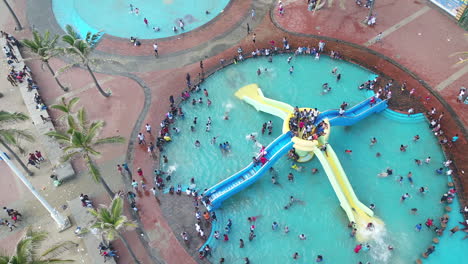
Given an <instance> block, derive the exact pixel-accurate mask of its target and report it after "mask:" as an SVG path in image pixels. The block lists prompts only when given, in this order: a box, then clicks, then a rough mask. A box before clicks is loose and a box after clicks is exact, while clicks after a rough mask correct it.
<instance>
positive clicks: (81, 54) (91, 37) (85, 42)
mask: <svg viewBox="0 0 468 264" xmlns="http://www.w3.org/2000/svg"><path fill="white" fill-rule="evenodd" d="M65 30H66V32H67V34H66V35H64V36H62V40H63V41H64V42H65V43H67V44H68V47H66V48H63V49H62V51H63V52H64V53H65V54H66V55H68V56H70V57H72V58H73V59H75V61H76V62H75V63H73V64H69V65H66V66H65V67H62V68H61V69H60V70H59V71H58V72H59V73H61V72H63V71H65V70H67V69H69V68H71V67H73V66H75V65H80V64H81V65H82V66H84V67H85V68H86V69H87V70H88V72H89V74H90V75H91V77H92V78H93V81H94V84H95V85H96V88H97V89H98V91H99V92H100V93H101V94H102V95H103V96H104V97H109V96H110V95H111V93H110V92H105V91H104V90H103V89H102V87H101V85H100V84H99V82H98V80H97V79H96V76H95V75H94V72H93V71H92V70H91V68H90V64H91V63H94V62H97V61H98V60H97V59H91V58H90V55H91V52H92V51H93V50H94V48H95V44H96V43H97V41H98V39H99V37H100V36H101V33H100V32H98V33H95V34H92V33H91V32H88V33H87V34H86V38H85V39H82V38H81V37H80V36H79V35H78V33H77V32H76V31H75V30H74V29H73V27H72V26H70V25H67V26H66V27H65Z"/></svg>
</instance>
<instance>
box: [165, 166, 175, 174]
mask: <svg viewBox="0 0 468 264" xmlns="http://www.w3.org/2000/svg"><path fill="white" fill-rule="evenodd" d="M176 170H177V163H174V164H173V165H169V166H168V167H167V173H169V174H172V173H174V172H175V171H176Z"/></svg>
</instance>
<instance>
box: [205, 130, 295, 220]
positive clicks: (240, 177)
mask: <svg viewBox="0 0 468 264" xmlns="http://www.w3.org/2000/svg"><path fill="white" fill-rule="evenodd" d="M292 136H293V135H292V133H291V132H290V131H288V132H286V133H284V134H282V135H281V136H279V137H278V138H276V139H275V140H274V141H273V142H271V143H270V145H268V146H267V147H266V148H265V151H266V155H265V157H266V158H267V159H268V161H267V162H266V163H265V164H264V165H254V163H253V162H252V163H250V164H249V165H248V166H247V167H245V168H244V169H242V170H240V171H238V172H237V173H235V174H234V175H232V176H231V177H229V178H227V179H225V180H223V181H221V182H219V183H218V184H216V185H215V186H213V187H211V188H209V189H208V190H206V191H205V193H204V194H203V196H204V199H203V202H204V204H205V206H206V208H207V209H208V211H213V210H215V209H217V208H219V207H220V206H221V204H222V202H223V201H224V200H226V199H228V198H229V197H231V196H233V195H234V194H236V193H238V192H240V191H241V190H243V189H245V188H247V187H248V186H250V185H251V184H253V183H254V182H256V181H257V180H258V179H260V177H261V176H262V175H263V174H264V173H265V172H267V171H268V170H269V169H270V168H271V167H272V166H273V164H274V163H275V162H276V161H277V160H278V159H279V158H281V157H282V156H283V155H284V154H286V152H287V151H289V150H290V149H292V147H293V145H294V143H293V142H292V141H291V138H292ZM207 199H208V200H209V202H208V201H207Z"/></svg>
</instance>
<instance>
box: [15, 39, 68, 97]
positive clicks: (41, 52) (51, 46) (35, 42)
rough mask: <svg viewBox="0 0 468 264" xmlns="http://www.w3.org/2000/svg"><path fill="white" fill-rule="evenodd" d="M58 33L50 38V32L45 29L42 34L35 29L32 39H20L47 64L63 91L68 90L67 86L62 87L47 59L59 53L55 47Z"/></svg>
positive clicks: (59, 50)
mask: <svg viewBox="0 0 468 264" xmlns="http://www.w3.org/2000/svg"><path fill="white" fill-rule="evenodd" d="M58 38H59V35H54V36H53V37H52V38H51V37H50V32H49V31H46V32H45V33H44V35H43V36H42V35H41V34H40V33H39V32H37V31H36V30H34V31H33V39H25V40H23V41H22V43H23V45H25V46H26V47H28V48H29V49H30V50H31V51H32V52H33V53H35V54H36V55H37V56H39V59H40V60H41V61H42V62H43V64H45V65H46V66H47V69H49V71H50V73H51V74H52V75H53V76H54V79H55V81H56V82H57V84H58V85H59V86H60V88H62V90H64V91H65V92H66V91H68V88H67V87H64V86H63V85H62V84H61V83H60V81H59V79H58V78H57V76H56V75H55V72H54V70H52V67H50V63H49V60H50V59H51V58H52V57H55V56H57V55H59V54H60V52H61V49H59V48H57V47H56V44H57V40H58Z"/></svg>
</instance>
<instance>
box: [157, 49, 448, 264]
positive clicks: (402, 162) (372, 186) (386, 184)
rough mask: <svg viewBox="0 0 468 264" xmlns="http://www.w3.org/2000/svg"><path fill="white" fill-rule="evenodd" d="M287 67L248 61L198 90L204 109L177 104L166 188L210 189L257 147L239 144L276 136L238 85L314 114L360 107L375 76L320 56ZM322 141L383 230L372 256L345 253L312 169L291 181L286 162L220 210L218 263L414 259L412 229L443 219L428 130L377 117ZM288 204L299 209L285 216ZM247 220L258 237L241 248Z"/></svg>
mask: <svg viewBox="0 0 468 264" xmlns="http://www.w3.org/2000/svg"><path fill="white" fill-rule="evenodd" d="M286 59H287V56H276V57H274V59H273V63H268V62H267V60H266V59H265V58H258V59H250V60H247V61H245V62H242V63H239V64H237V65H232V66H229V67H226V68H225V69H223V70H221V71H219V72H217V73H215V74H214V75H212V76H210V77H209V78H208V79H207V80H206V82H205V83H204V84H203V85H202V89H203V88H205V89H207V90H208V92H209V98H210V99H211V101H212V102H213V104H212V106H211V107H210V108H208V107H207V106H206V104H203V105H199V104H197V105H195V106H192V105H191V104H190V103H187V104H183V105H182V107H183V109H184V111H185V113H186V118H185V120H178V121H177V122H176V123H175V126H177V127H179V128H180V129H181V131H182V132H181V133H180V134H179V135H174V136H173V138H174V142H172V143H170V144H169V145H168V146H167V151H166V155H167V156H168V157H169V164H168V165H169V166H173V167H172V168H173V169H174V168H175V171H174V173H173V183H174V184H177V183H182V184H187V183H188V182H189V180H190V178H191V177H195V179H196V182H197V185H198V187H199V188H208V187H210V186H212V185H213V184H215V183H217V182H219V181H220V180H223V179H225V178H227V177H228V176H230V175H231V174H233V173H235V172H237V171H238V170H240V169H242V168H244V167H245V166H247V165H248V163H249V162H250V161H251V159H252V156H253V155H255V153H256V152H257V151H258V146H256V144H254V143H253V142H252V141H249V140H248V139H246V136H247V135H249V134H250V133H258V135H257V139H258V142H259V143H261V144H264V145H267V144H269V143H270V142H271V141H273V140H274V139H275V138H276V137H277V136H279V135H280V133H281V131H280V130H281V125H282V120H280V119H279V118H277V117H274V116H271V115H268V114H265V113H262V112H257V111H256V110H255V109H254V108H253V107H251V106H250V105H248V104H246V103H244V102H241V101H240V100H238V99H237V98H236V97H235V96H234V92H235V91H236V90H237V89H239V88H241V87H243V86H244V85H247V84H250V83H257V84H258V85H259V86H260V87H261V88H262V90H263V92H264V94H265V96H266V97H269V98H272V99H276V100H281V101H284V102H287V103H289V104H291V105H293V106H296V105H297V106H300V107H301V106H308V107H317V108H318V109H319V110H321V111H324V110H327V109H331V108H338V107H339V105H340V104H341V103H342V102H343V101H347V102H348V103H349V104H350V105H351V106H352V105H355V104H357V103H359V102H361V101H362V100H364V99H365V98H366V97H365V94H364V92H361V91H359V90H358V89H357V87H358V86H359V85H360V84H361V83H363V82H365V81H366V80H368V79H369V78H372V76H373V73H372V72H370V71H368V70H366V69H363V68H361V67H359V66H356V65H353V64H349V63H346V62H342V61H334V60H331V59H329V58H328V57H325V56H324V57H322V58H321V59H320V61H315V60H313V59H312V58H311V57H306V56H303V57H295V58H293V60H292V62H291V64H292V65H294V68H295V71H294V73H293V74H292V75H290V74H289V71H288V69H289V67H290V65H288V64H287V62H286ZM334 67H338V71H339V72H340V73H341V74H342V78H341V80H340V81H339V82H337V81H336V78H335V76H334V75H332V74H331V70H332V69H333V68H334ZM258 68H261V69H262V74H261V75H260V76H257V74H256V71H257V69H258ZM265 68H267V71H265ZM325 82H328V83H329V84H330V86H332V88H333V89H332V92H331V93H329V94H326V95H321V85H322V84H323V83H325ZM194 96H195V97H196V98H199V97H202V98H203V101H204V103H205V101H206V97H205V96H204V95H203V93H202V92H200V93H199V94H195V95H194ZM192 98H193V96H192ZM225 112H229V117H230V118H229V120H227V121H226V120H223V116H224V114H225ZM195 116H196V117H198V122H197V124H196V125H194V126H195V127H196V131H195V132H190V126H192V125H193V118H194V117H195ZM208 117H211V118H212V120H213V121H212V127H211V131H210V132H205V124H206V121H207V119H208ZM268 120H272V121H273V124H274V129H273V134H272V135H267V134H265V135H262V134H261V127H262V124H263V123H264V122H267V121H268ZM416 134H419V135H420V137H421V140H420V141H419V142H416V143H415V142H413V141H412V137H413V136H414V135H416ZM212 137H217V143H220V142H224V141H229V142H230V143H231V145H232V152H231V153H229V154H227V155H223V154H222V153H221V152H220V150H219V149H218V147H217V145H211V144H210V141H211V138H212ZM372 137H376V138H377V140H378V143H377V144H376V145H375V146H372V147H371V146H369V143H370V139H371V138H372ZM197 139H198V140H200V142H201V147H200V148H195V147H194V142H195V140H197ZM329 142H330V144H331V145H332V146H333V148H334V150H335V152H336V153H337V155H338V158H339V159H340V162H341V163H342V165H343V168H344V170H345V172H346V174H347V176H348V178H349V180H350V182H351V184H352V186H353V188H354V191H355V192H356V195H357V196H358V198H359V199H360V200H361V201H362V202H363V203H364V204H370V203H374V204H375V205H376V206H377V208H376V210H375V213H376V216H377V217H379V218H380V219H382V220H383V221H384V222H385V228H384V230H382V231H381V232H379V235H378V236H377V238H376V239H375V240H374V241H370V242H369V244H370V245H371V250H370V251H369V252H361V253H359V254H355V253H354V252H353V248H354V247H355V245H356V243H357V242H356V241H355V240H354V239H352V238H350V237H349V233H350V230H349V229H348V228H347V218H346V215H345V213H344V211H343V210H342V209H341V207H340V205H339V201H338V199H337V198H336V196H335V193H334V191H333V189H332V187H331V185H330V183H329V181H328V178H327V176H326V174H325V173H324V171H323V169H322V166H321V165H320V163H319V162H318V160H317V159H313V160H312V161H310V162H308V163H305V164H301V165H302V166H304V169H303V170H302V172H298V171H295V170H293V169H291V162H290V161H288V160H287V159H286V157H285V158H282V159H280V160H279V161H278V162H277V164H275V165H274V168H275V170H276V171H277V173H278V177H279V182H280V185H279V186H276V185H272V184H271V182H270V178H271V175H269V174H268V173H267V174H265V175H264V176H263V177H262V178H261V179H260V180H259V181H258V182H256V183H255V184H253V185H252V186H251V187H250V188H248V189H246V190H244V191H242V192H240V193H239V194H237V195H235V196H233V197H231V198H229V199H228V200H227V201H225V202H224V204H223V206H222V207H221V208H220V210H219V222H220V223H221V224H220V226H222V227H224V225H225V223H226V222H227V220H228V218H230V219H232V221H233V226H232V231H231V233H230V234H229V236H230V241H229V242H227V243H224V242H222V241H219V242H217V243H216V244H215V245H214V247H215V249H214V252H213V255H214V259H215V260H217V259H219V258H220V257H224V258H225V259H226V261H227V262H228V263H241V259H242V258H243V257H247V256H248V257H249V258H250V259H251V260H252V263H288V262H292V255H293V253H294V252H298V253H299V254H300V256H301V257H300V259H299V260H297V261H296V262H297V263H311V262H313V261H315V257H316V255H318V254H321V255H323V256H324V258H325V260H326V263H357V262H358V261H363V263H365V262H366V261H371V263H411V262H413V261H414V260H415V259H417V258H419V256H420V253H421V252H422V251H423V250H424V249H425V248H426V247H427V246H428V245H429V243H430V241H431V240H432V238H433V236H434V234H433V233H432V232H431V231H428V230H426V229H423V231H421V232H420V233H416V232H415V231H414V226H415V225H416V224H417V223H424V221H425V219H426V218H427V217H432V218H434V219H436V220H437V219H438V217H439V216H441V215H442V213H443V208H442V206H441V205H440V204H439V198H440V196H441V195H442V194H443V192H444V191H445V189H446V188H445V186H446V178H445V177H440V176H436V175H435V173H434V170H435V169H436V168H438V167H440V166H439V164H440V163H441V162H442V161H443V154H442V152H441V150H440V148H439V146H438V145H437V142H436V140H435V138H434V137H433V136H432V135H431V133H430V131H429V130H428V129H427V124H425V123H419V124H401V123H397V122H396V121H393V120H389V119H387V118H386V117H384V116H383V115H382V114H377V115H374V116H371V117H369V118H367V119H365V120H363V121H361V122H359V123H357V124H355V125H354V126H351V127H332V129H331V135H330V139H329ZM400 144H408V145H409V147H408V151H407V152H405V153H401V152H400V151H399V146H400ZM345 149H351V150H352V151H353V152H352V154H351V155H348V154H345V153H344V150H345ZM377 152H380V153H381V154H382V156H381V157H380V158H377V157H376V156H375V154H376V153H377ZM427 156H431V158H432V162H431V164H429V165H426V164H424V165H422V166H417V165H416V164H415V163H414V159H416V158H417V159H425V158H426V157H427ZM387 167H391V168H392V169H393V170H394V175H393V176H390V177H387V178H379V177H377V174H378V173H380V172H382V171H384V170H385V169H386V168H387ZM312 168H318V169H319V173H317V174H314V175H312V174H311V169H312ZM409 171H412V172H413V175H414V176H413V178H414V187H413V186H411V185H410V184H409V182H408V180H407V179H406V175H407V174H408V172H409ZM289 172H292V173H293V174H294V176H295V180H294V182H288V181H287V175H288V173H289ZM398 175H402V176H404V177H405V179H404V181H403V183H402V184H399V183H398V181H397V177H398ZM421 186H425V187H428V188H429V192H428V193H427V194H425V195H424V196H422V195H420V194H419V193H418V188H419V187H421ZM405 192H408V193H410V194H411V198H410V199H409V200H407V201H405V202H404V203H400V197H401V195H402V194H404V193H405ZM290 195H293V196H294V197H296V198H297V199H299V200H301V201H302V202H301V203H299V204H295V205H293V206H292V207H291V208H290V209H289V210H284V209H283V207H284V205H286V204H287V203H288V197H289V196H290ZM413 207H416V208H418V209H419V214H418V215H411V214H410V213H409V211H410V209H411V208H413ZM255 215H260V217H259V218H258V220H257V223H256V224H255V225H256V229H255V233H256V235H257V237H256V238H255V239H254V240H253V241H252V242H249V241H248V234H249V226H250V225H249V223H248V222H247V220H246V219H247V217H249V216H255ZM273 221H276V222H278V223H279V224H280V230H277V231H272V229H271V224H272V222H273ZM436 222H437V221H436ZM285 226H288V227H289V230H290V232H289V233H288V234H285V233H284V232H283V231H282V230H283V228H284V227H285ZM301 233H304V234H306V235H307V240H305V241H301V240H299V239H298V235H299V234H301ZM240 238H242V239H243V240H244V241H245V248H243V249H240V248H239V239H240ZM390 244H391V245H392V246H393V247H394V248H395V250H394V251H393V252H392V253H390V252H389V251H388V250H387V246H388V245H390Z"/></svg>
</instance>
